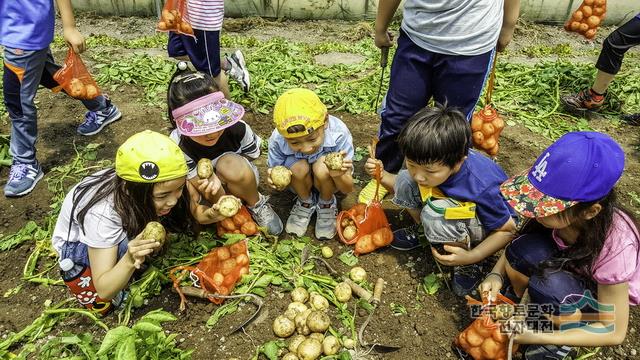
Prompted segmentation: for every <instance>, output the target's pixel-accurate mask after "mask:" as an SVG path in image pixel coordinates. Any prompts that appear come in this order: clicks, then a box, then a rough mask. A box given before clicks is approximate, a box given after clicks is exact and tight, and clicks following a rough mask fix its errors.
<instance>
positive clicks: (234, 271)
mask: <svg viewBox="0 0 640 360" xmlns="http://www.w3.org/2000/svg"><path fill="white" fill-rule="evenodd" d="M178 271H189V276H190V278H191V280H192V281H193V283H194V286H195V287H198V288H202V289H205V290H207V291H208V292H210V293H212V294H219V295H229V294H231V292H232V291H233V288H234V287H235V286H236V283H237V282H238V280H240V278H241V277H242V275H245V274H248V273H249V249H248V247H247V239H244V240H240V241H239V242H237V243H235V244H233V245H227V246H220V247H217V248H215V249H212V250H211V251H210V252H209V253H208V254H207V255H205V257H204V258H203V259H202V260H201V261H200V262H199V263H198V265H196V266H195V267H194V266H179V267H176V268H173V269H171V271H170V273H169V277H170V278H171V280H172V281H173V287H174V288H175V289H176V291H177V292H178V294H179V295H180V309H184V304H185V303H186V298H185V297H184V294H183V293H182V291H181V290H180V282H181V281H182V278H183V277H184V275H182V276H176V272H178ZM209 300H210V301H211V302H213V303H214V304H222V302H224V299H221V298H215V297H209Z"/></svg>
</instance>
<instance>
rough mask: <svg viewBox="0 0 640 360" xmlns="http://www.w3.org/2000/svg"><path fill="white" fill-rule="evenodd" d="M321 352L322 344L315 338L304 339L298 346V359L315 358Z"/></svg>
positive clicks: (312, 359) (313, 359) (308, 359)
mask: <svg viewBox="0 0 640 360" xmlns="http://www.w3.org/2000/svg"><path fill="white" fill-rule="evenodd" d="M321 353H322V344H321V343H320V342H319V341H318V340H316V339H306V340H305V341H303V342H302V343H300V345H299V346H298V357H299V358H300V360H315V359H317V358H318V356H320V354H321Z"/></svg>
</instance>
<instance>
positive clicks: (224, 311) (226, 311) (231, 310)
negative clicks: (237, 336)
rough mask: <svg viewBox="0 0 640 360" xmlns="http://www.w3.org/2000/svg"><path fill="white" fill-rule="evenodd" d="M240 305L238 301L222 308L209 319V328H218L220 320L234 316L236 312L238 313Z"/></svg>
mask: <svg viewBox="0 0 640 360" xmlns="http://www.w3.org/2000/svg"><path fill="white" fill-rule="evenodd" d="M238 303H239V301H237V300H236V301H233V302H229V303H226V304H224V305H222V306H220V307H219V308H218V309H216V311H215V312H214V313H213V315H211V316H210V317H209V320H207V327H209V328H212V327H214V326H216V324H217V323H218V321H220V319H222V318H223V317H225V316H227V315H229V314H233V313H234V312H236V311H237V310H238Z"/></svg>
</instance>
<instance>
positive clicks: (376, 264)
mask: <svg viewBox="0 0 640 360" xmlns="http://www.w3.org/2000/svg"><path fill="white" fill-rule="evenodd" d="M153 25H154V21H153V20H150V19H137V18H124V19H103V18H81V19H80V21H79V27H80V30H81V31H83V32H84V33H86V34H108V35H110V36H114V37H120V38H123V39H129V38H135V37H140V36H142V35H151V34H153V31H152V29H153ZM367 26H368V25H367V24H356V23H348V22H332V21H317V22H304V23H303V22H269V21H263V20H259V19H258V20H254V21H244V22H243V21H239V20H234V19H231V20H229V21H227V25H225V30H226V31H230V32H233V31H238V32H241V33H243V34H246V35H253V36H256V37H259V38H262V39H268V38H270V37H272V36H276V35H277V36H284V37H285V38H289V39H292V40H296V41H309V42H314V41H324V40H326V39H328V38H336V39H340V40H342V41H352V40H353V37H354V36H360V35H358V31H360V32H362V34H364V35H361V36H367ZM114 29H115V30H114ZM354 29H356V30H357V31H356V30H354ZM363 29H364V30H363ZM369 29H370V28H369ZM525 30H526V31H525ZM607 33H608V31H607V30H606V29H605V30H603V31H600V32H599V35H598V37H599V38H602V37H604V34H607ZM555 43H572V46H574V47H577V48H580V49H595V47H594V45H592V44H591V43H587V42H582V41H576V40H575V38H573V39H571V40H569V39H567V35H566V34H565V33H564V32H563V31H561V29H556V28H550V27H544V26H531V25H528V26H526V27H521V28H520V29H519V31H518V33H517V34H516V39H515V43H514V44H513V46H512V48H511V49H510V51H511V52H512V55H510V56H507V57H506V58H505V60H504V61H528V57H527V56H525V55H521V54H519V53H518V49H521V48H523V47H524V46H530V45H533V44H547V45H553V44H555ZM62 54H63V52H62V51H57V52H56V54H55V55H56V56H57V57H58V58H61V57H62V56H63V55H62ZM593 54H594V55H593V59H595V56H596V54H597V53H593ZM634 54H636V55H637V53H634ZM593 59H591V58H588V59H581V60H583V61H591V60H593ZM536 61H538V60H536ZM110 96H111V98H112V100H113V101H114V103H116V104H118V106H119V107H120V109H121V111H122V113H123V114H124V116H123V119H122V120H121V121H119V122H117V123H114V124H112V125H110V126H109V127H107V128H106V129H105V130H104V131H103V132H101V133H100V134H98V135H96V136H94V137H90V138H87V137H82V136H79V135H77V134H76V125H77V124H79V122H80V121H81V117H82V114H83V113H84V110H83V108H82V107H81V105H80V104H79V102H77V101H73V100H72V99H69V98H67V97H65V96H63V95H60V94H57V95H56V94H52V93H50V92H48V91H41V92H40V93H39V95H38V98H37V101H38V107H39V113H40V120H39V129H38V134H39V140H38V158H39V160H40V162H41V164H42V166H43V168H44V171H45V173H47V172H48V171H49V170H50V169H51V168H53V167H55V166H57V165H61V164H64V163H67V162H68V161H69V160H70V159H72V158H73V156H74V155H75V152H74V144H75V145H86V144H88V143H101V144H103V146H102V147H101V148H100V150H99V153H98V157H99V158H108V159H113V158H114V154H115V150H116V148H117V146H118V145H119V144H121V143H122V142H123V141H124V140H125V139H126V138H127V137H129V136H130V135H131V134H133V133H135V132H138V131H141V130H144V129H154V130H162V129H164V128H165V127H166V125H167V124H166V123H165V122H164V120H163V119H162V114H163V112H164V111H165V110H163V109H162V108H161V107H149V106H144V105H141V104H142V102H141V99H142V98H143V94H142V91H141V89H139V88H137V87H134V86H123V87H120V88H119V89H118V90H117V91H116V92H114V93H111V94H110ZM334 115H336V116H338V117H340V118H342V119H343V120H344V121H345V123H346V124H347V125H348V126H349V128H350V129H351V131H352V134H353V137H354V142H355V145H356V146H366V144H367V142H368V141H369V139H370V138H371V137H372V135H374V134H375V133H376V131H377V128H378V124H379V119H378V117H377V116H376V115H375V114H362V115H358V116H354V115H350V114H347V113H337V114H334ZM245 120H246V121H247V122H248V123H249V124H250V125H251V126H252V127H253V129H254V131H256V132H257V133H258V134H259V135H261V136H262V137H263V138H268V135H269V134H270V132H271V130H272V125H271V118H270V117H269V116H266V115H260V114H258V115H256V114H253V113H248V114H247V115H246V116H245ZM591 125H592V126H593V127H594V128H596V129H597V130H599V131H604V132H607V133H609V134H610V135H611V136H613V137H614V138H615V139H616V140H618V141H619V142H620V143H621V144H622V146H623V147H624V148H625V152H626V154H627V164H626V172H625V174H624V176H623V178H622V180H621V182H620V186H619V190H620V191H619V192H620V195H621V197H622V200H623V202H624V203H625V205H628V206H629V205H631V206H630V207H631V208H632V210H634V211H636V212H638V211H640V208H639V207H638V204H637V203H635V207H633V205H634V203H632V198H631V195H629V193H631V192H635V193H640V185H638V178H639V177H640V164H639V161H638V160H639V159H638V149H639V147H638V144H639V139H638V135H639V131H638V128H633V127H629V126H626V125H620V124H612V123H609V122H608V121H606V120H602V119H595V120H593V121H592V123H591ZM8 130H9V126H8V124H7V123H6V119H3V120H2V123H1V124H0V133H8ZM550 142H551V141H550V140H549V139H546V138H544V137H542V136H540V135H538V134H536V133H533V132H531V131H529V130H527V129H526V128H524V127H522V126H519V125H516V126H508V127H506V128H505V130H504V132H503V133H502V137H501V155H500V157H499V158H498V163H499V164H500V165H501V166H503V168H504V169H505V171H506V172H507V173H508V174H514V173H516V172H519V171H521V170H523V169H525V168H527V167H528V166H530V164H531V163H532V162H533V160H534V159H535V157H536V156H537V155H538V153H539V152H540V151H541V150H542V149H543V148H544V147H545V146H547V145H549V144H550ZM265 162H266V157H265V156H264V155H263V156H261V157H260V159H259V160H258V161H257V165H258V167H259V168H260V169H261V172H262V175H263V178H264V175H265V168H266V166H265ZM7 173H8V170H7V169H6V168H2V169H1V170H0V186H3V185H4V182H5V181H6V178H7ZM356 176H357V177H358V178H361V179H364V180H366V176H364V175H363V172H362V163H358V164H356ZM362 184H364V182H363V183H362ZM262 189H263V190H264V192H266V193H269V190H267V189H266V187H265V186H263V187H262ZM50 198H51V193H50V192H49V191H48V189H47V186H46V183H45V182H44V181H43V182H41V183H40V184H39V185H38V186H37V187H36V189H35V190H34V191H33V193H32V194H30V195H28V196H26V197H24V198H21V199H6V198H4V197H0V233H4V234H8V233H11V232H13V231H15V230H17V229H18V228H20V227H21V226H23V225H24V224H25V222H26V221H28V220H36V221H38V220H41V219H42V218H44V217H45V216H46V213H47V211H48V210H49V203H50ZM353 198H354V196H353V195H352V196H349V197H347V198H346V199H344V200H343V204H342V205H343V207H347V206H349V205H350V204H352V203H353ZM272 200H273V203H274V204H275V207H276V210H277V212H278V213H279V214H280V215H281V217H283V218H286V216H287V214H288V210H289V207H290V204H291V196H290V195H287V194H284V195H283V194H274V196H273V198H272ZM385 206H386V207H388V208H389V211H390V212H391V216H389V219H391V221H392V223H393V224H392V225H393V226H394V227H399V226H402V223H401V221H400V220H399V219H400V216H397V214H398V213H399V210H398V209H396V208H394V207H393V206H392V205H391V204H390V203H389V202H388V201H386V202H385ZM327 244H328V245H329V246H331V247H332V248H334V250H336V252H337V253H340V252H342V251H344V246H343V245H341V244H340V243H338V242H337V241H329V242H327ZM32 246H33V245H31V244H26V245H24V246H22V247H20V248H18V249H16V250H13V251H8V252H2V253H0V273H1V274H3V276H2V277H1V278H0V293H5V292H6V291H7V290H9V289H12V288H14V287H15V286H16V285H17V284H19V283H20V282H21V281H22V280H21V274H22V268H23V266H24V264H25V261H26V259H27V257H28V254H29V253H31V251H32V250H33V249H32ZM332 263H333V265H335V266H336V267H337V268H338V270H339V271H346V270H348V267H347V266H346V265H344V264H342V263H341V262H339V261H337V260H335V259H334V260H333V261H332ZM360 265H361V266H363V267H364V268H365V269H367V270H368V271H369V272H370V277H371V278H377V277H382V278H384V279H386V281H387V286H386V290H385V293H384V295H383V298H382V305H381V306H380V308H379V309H378V311H377V312H376V314H375V316H374V318H373V320H372V322H371V324H370V325H369V327H368V330H367V334H366V336H367V339H368V340H369V341H378V342H380V343H385V344H391V345H398V346H401V347H402V349H401V350H400V351H398V352H395V353H391V354H387V355H384V356H378V357H376V356H373V355H370V357H372V358H384V359H408V358H418V359H447V358H454V355H453V353H452V352H451V349H450V343H451V341H452V339H453V336H454V335H455V334H456V333H457V331H459V330H460V329H462V328H464V327H465V326H466V325H467V324H468V321H469V316H468V315H467V314H468V312H467V311H466V310H465V306H464V301H463V300H462V299H458V298H456V297H455V296H454V295H453V294H452V293H451V292H450V291H448V290H446V289H444V290H441V291H439V292H438V293H437V295H435V296H418V293H417V287H418V285H419V283H420V281H421V279H422V278H423V277H424V276H425V275H427V274H429V273H432V272H434V271H437V268H436V266H435V264H434V261H433V260H432V258H431V256H430V255H428V256H427V254H425V253H423V252H420V251H415V252H413V251H412V252H399V251H396V250H393V249H391V248H388V249H385V250H383V251H379V252H377V253H375V254H373V255H368V256H363V257H361V258H360ZM66 297H67V291H66V288H64V287H44V286H35V285H32V284H25V286H24V288H23V289H22V291H20V292H19V293H18V294H16V295H14V296H11V297H1V298H0V335H1V336H2V337H6V335H7V333H8V332H9V331H19V330H20V329H22V328H23V327H25V326H26V325H28V324H30V323H31V322H32V321H33V319H35V318H36V317H37V316H39V315H40V313H41V312H42V309H43V303H44V302H45V300H48V299H50V300H53V301H54V302H57V301H60V300H63V299H64V298H66ZM392 302H393V303H395V304H402V305H404V306H405V308H406V309H407V314H404V315H399V316H394V314H393V313H392V310H391V307H390V304H391V303H392ZM266 303H267V304H268V306H267V308H266V309H265V311H264V314H263V315H262V316H261V317H260V319H258V320H257V321H255V322H254V323H252V324H251V325H250V326H248V327H247V328H246V330H245V332H244V333H237V334H234V335H231V336H228V335H227V329H229V328H230V327H232V326H233V325H235V324H237V322H238V321H240V319H242V318H243V315H246V314H247V313H248V312H249V310H250V309H248V308H243V310H242V311H241V312H239V313H237V314H234V315H232V316H230V317H227V318H225V319H223V320H222V322H221V323H220V324H219V325H218V326H217V327H216V328H214V329H207V328H206V326H205V322H206V320H207V319H208V318H209V316H210V314H211V313H212V312H213V311H215V308H216V306H215V305H213V304H209V303H205V302H192V304H191V306H190V307H189V308H188V310H187V311H186V313H182V314H179V312H178V297H177V296H176V295H175V294H173V293H171V291H169V289H165V290H164V291H163V292H162V294H161V295H160V296H158V297H156V298H154V299H152V300H151V301H150V302H149V304H148V306H147V307H145V308H142V309H139V310H138V311H137V313H136V314H134V317H136V316H140V315H142V314H144V313H146V312H147V311H149V310H152V309H155V308H160V307H162V308H164V309H165V310H167V311H170V312H172V313H174V314H179V315H178V321H176V322H173V323H169V324H167V329H168V330H170V331H171V332H175V333H177V334H179V336H178V339H179V342H180V343H181V345H180V346H181V347H183V348H194V349H195V353H194V358H196V359H226V358H230V357H239V358H248V357H250V356H251V355H252V354H253V353H254V351H255V348H256V347H257V346H259V345H260V344H262V343H264V342H265V341H268V340H271V339H273V338H274V336H273V335H272V332H271V320H272V319H273V318H274V317H275V316H276V315H275V314H277V313H280V312H281V310H282V309H283V308H284V307H285V306H286V303H287V302H286V299H283V294H281V293H279V292H277V290H275V289H274V290H272V291H271V292H270V293H269V295H268V298H267V299H266ZM363 320H364V319H363V318H359V319H358V320H357V321H358V323H361V322H362V321H363ZM110 321H112V320H109V319H107V323H108V324H111V323H110ZM639 327H640V309H638V308H634V309H632V311H631V317H630V326H629V331H628V335H627V339H626V340H625V342H624V344H623V345H621V346H618V347H615V348H610V349H606V350H603V351H601V352H600V353H599V354H598V355H597V356H596V358H603V359H627V358H632V356H631V355H629V354H632V353H637V350H640V335H639V334H638V332H637V329H638V328H639ZM64 328H65V329H68V330H71V329H72V330H74V331H77V332H79V331H94V330H95V329H93V328H91V327H90V324H89V323H88V322H85V321H84V320H83V319H77V318H74V320H70V321H67V322H66V323H65V325H64Z"/></svg>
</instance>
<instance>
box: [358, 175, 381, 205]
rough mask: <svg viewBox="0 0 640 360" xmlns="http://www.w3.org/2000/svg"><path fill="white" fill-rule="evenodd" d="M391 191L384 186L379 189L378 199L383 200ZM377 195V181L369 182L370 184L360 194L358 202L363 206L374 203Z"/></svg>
mask: <svg viewBox="0 0 640 360" xmlns="http://www.w3.org/2000/svg"><path fill="white" fill-rule="evenodd" d="M388 192H389V191H388V190H387V189H386V188H385V187H384V186H382V185H380V187H379V188H378V198H379V199H380V200H382V199H383V198H384V197H385V195H387V193H388ZM375 193H376V180H375V179H373V180H371V181H369V183H368V184H367V185H366V186H365V187H363V188H362V190H360V194H359V195H358V202H361V203H363V204H369V203H370V202H371V201H373V197H374V196H375Z"/></svg>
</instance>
